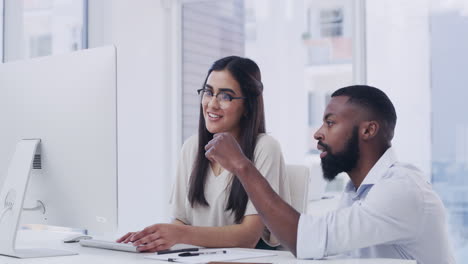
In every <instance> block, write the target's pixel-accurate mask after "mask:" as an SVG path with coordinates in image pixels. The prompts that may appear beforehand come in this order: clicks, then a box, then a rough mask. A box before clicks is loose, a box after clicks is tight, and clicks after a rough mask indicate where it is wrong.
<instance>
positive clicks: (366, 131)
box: [360, 121, 380, 141]
mask: <svg viewBox="0 0 468 264" xmlns="http://www.w3.org/2000/svg"><path fill="white" fill-rule="evenodd" d="M360 127H361V128H360V131H361V138H362V140H364V141H367V140H371V139H373V138H375V137H376V136H377V134H378V133H379V130H380V124H379V123H378V122H376V121H365V122H362V123H361V125H360Z"/></svg>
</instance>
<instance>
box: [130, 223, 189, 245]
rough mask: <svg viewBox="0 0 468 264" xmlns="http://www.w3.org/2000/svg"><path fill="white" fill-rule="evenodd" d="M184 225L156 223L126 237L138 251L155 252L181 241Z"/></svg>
mask: <svg viewBox="0 0 468 264" xmlns="http://www.w3.org/2000/svg"><path fill="white" fill-rule="evenodd" d="M185 227H186V226H184V225H175V224H156V225H152V226H148V227H146V228H145V229H143V230H142V231H140V232H137V233H134V234H132V235H130V237H128V238H127V239H128V240H129V242H132V243H133V245H134V246H137V247H138V250H139V251H142V252H157V251H161V250H166V249H169V248H171V247H172V246H173V245H175V244H177V243H181V241H182V238H183V237H184V233H185V232H184V228H185ZM129 234H130V233H129ZM127 235H128V234H127ZM124 237H125V236H124ZM124 237H122V238H124ZM123 241H125V240H123Z"/></svg>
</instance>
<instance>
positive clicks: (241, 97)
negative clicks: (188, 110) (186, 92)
mask: <svg viewBox="0 0 468 264" xmlns="http://www.w3.org/2000/svg"><path fill="white" fill-rule="evenodd" d="M205 91H210V92H212V91H211V90H210V89H206V88H201V89H198V90H197V93H198V95H200V96H201V98H200V103H202V104H203V95H201V93H202V92H203V93H204V92H205ZM221 93H224V94H226V95H227V96H229V101H228V102H232V100H236V99H247V97H246V96H232V95H230V94H229V93H227V92H225V91H220V92H218V93H216V94H215V93H213V94H212V97H215V98H216V100H217V101H218V103H220V101H219V100H218V94H221Z"/></svg>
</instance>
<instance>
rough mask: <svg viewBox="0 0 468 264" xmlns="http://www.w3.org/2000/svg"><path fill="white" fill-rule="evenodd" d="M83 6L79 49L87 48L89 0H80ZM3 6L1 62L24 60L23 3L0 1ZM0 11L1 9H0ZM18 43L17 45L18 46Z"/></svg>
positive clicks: (0, 27)
mask: <svg viewBox="0 0 468 264" xmlns="http://www.w3.org/2000/svg"><path fill="white" fill-rule="evenodd" d="M81 1H82V4H83V16H82V21H83V25H82V35H81V45H82V47H81V49H87V48H88V34H89V33H88V28H89V26H88V25H89V19H88V14H89V8H88V6H89V0H81ZM2 5H3V12H2V14H3V17H2V19H0V20H1V21H0V29H2V34H1V36H2V37H0V42H1V44H0V51H1V54H0V59H1V61H2V62H7V61H14V60H18V59H25V56H24V54H23V48H24V45H25V43H23V40H22V36H23V32H24V29H23V11H24V8H23V1H22V0H19V1H18V0H0V7H1V6H2ZM0 11H1V8H0ZM18 43H19V44H18Z"/></svg>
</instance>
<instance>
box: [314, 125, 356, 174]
mask: <svg viewBox="0 0 468 264" xmlns="http://www.w3.org/2000/svg"><path fill="white" fill-rule="evenodd" d="M358 131H359V129H358V127H357V126H356V127H354V129H353V134H352V135H351V138H350V139H348V141H347V142H346V146H345V149H344V150H343V151H342V152H340V153H336V154H332V150H331V149H330V147H329V146H328V145H326V144H324V143H322V142H321V141H319V142H318V144H319V145H321V146H322V147H324V148H325V150H324V151H326V152H327V155H326V156H325V157H323V159H322V164H321V165H322V171H323V177H324V178H325V179H327V180H328V181H332V180H333V179H335V177H336V175H338V174H339V173H341V172H349V171H351V170H352V169H354V168H355V167H356V165H357V162H358V160H359V155H360V153H359V137H358Z"/></svg>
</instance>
